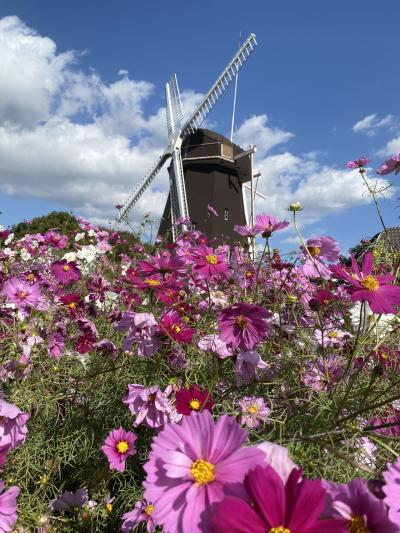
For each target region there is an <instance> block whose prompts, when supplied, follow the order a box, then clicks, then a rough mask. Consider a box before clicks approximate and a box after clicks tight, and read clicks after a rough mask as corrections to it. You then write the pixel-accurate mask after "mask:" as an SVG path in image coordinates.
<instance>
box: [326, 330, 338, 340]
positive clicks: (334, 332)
mask: <svg viewBox="0 0 400 533" xmlns="http://www.w3.org/2000/svg"><path fill="white" fill-rule="evenodd" d="M328 337H330V338H331V339H337V338H338V337H339V333H338V332H337V331H330V332H329V333H328Z"/></svg>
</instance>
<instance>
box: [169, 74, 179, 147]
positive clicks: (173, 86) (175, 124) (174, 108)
mask: <svg viewBox="0 0 400 533" xmlns="http://www.w3.org/2000/svg"><path fill="white" fill-rule="evenodd" d="M165 101H166V110H167V127H168V136H169V137H171V136H172V135H173V134H174V133H175V132H177V131H178V130H180V128H181V124H182V121H183V111H182V102H181V95H180V92H179V87H178V80H177V78H176V74H174V75H173V76H172V78H171V79H170V81H169V82H168V83H166V84H165Z"/></svg>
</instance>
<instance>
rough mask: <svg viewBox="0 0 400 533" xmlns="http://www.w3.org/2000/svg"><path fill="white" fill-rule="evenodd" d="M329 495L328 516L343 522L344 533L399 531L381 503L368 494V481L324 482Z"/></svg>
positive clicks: (327, 498)
mask: <svg viewBox="0 0 400 533" xmlns="http://www.w3.org/2000/svg"><path fill="white" fill-rule="evenodd" d="M323 485H324V488H325V489H326V491H327V494H326V497H325V504H326V507H325V513H326V515H327V516H333V517H337V518H342V519H344V520H345V521H346V522H345V525H346V528H345V531H350V532H353V531H354V532H356V533H359V532H360V533H395V532H396V531H398V529H397V528H396V527H395V526H394V524H393V523H392V522H391V521H390V520H389V519H388V516H387V508H386V506H385V504H384V502H383V501H382V500H378V498H377V497H376V496H374V495H373V494H372V492H370V491H369V489H368V486H367V482H366V481H365V479H360V478H358V479H353V480H352V481H350V482H349V483H346V484H342V485H340V484H336V483H332V482H330V481H324V482H323Z"/></svg>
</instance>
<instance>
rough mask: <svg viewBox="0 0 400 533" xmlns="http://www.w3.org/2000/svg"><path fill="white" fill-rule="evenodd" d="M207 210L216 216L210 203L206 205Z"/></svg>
mask: <svg viewBox="0 0 400 533" xmlns="http://www.w3.org/2000/svg"><path fill="white" fill-rule="evenodd" d="M207 211H208V212H209V213H211V214H212V215H214V216H216V217H217V216H218V213H217V211H216V210H215V209H214V208H213V206H212V205H210V204H208V205H207Z"/></svg>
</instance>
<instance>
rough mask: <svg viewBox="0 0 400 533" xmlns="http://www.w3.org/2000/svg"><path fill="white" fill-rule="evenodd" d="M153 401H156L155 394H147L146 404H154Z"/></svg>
mask: <svg viewBox="0 0 400 533" xmlns="http://www.w3.org/2000/svg"><path fill="white" fill-rule="evenodd" d="M155 399H156V395H155V394H149V397H148V398H147V401H148V402H154V400H155Z"/></svg>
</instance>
